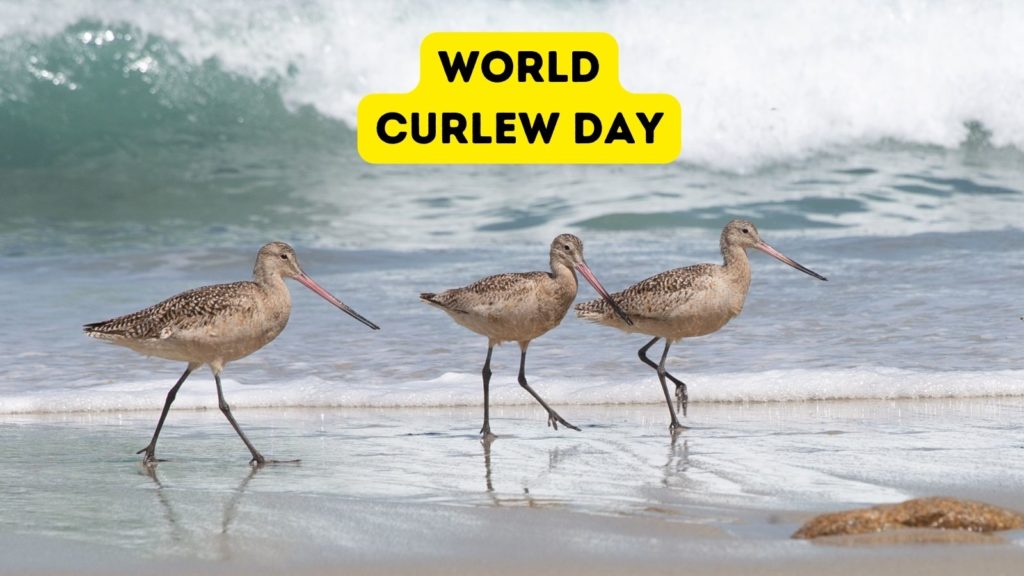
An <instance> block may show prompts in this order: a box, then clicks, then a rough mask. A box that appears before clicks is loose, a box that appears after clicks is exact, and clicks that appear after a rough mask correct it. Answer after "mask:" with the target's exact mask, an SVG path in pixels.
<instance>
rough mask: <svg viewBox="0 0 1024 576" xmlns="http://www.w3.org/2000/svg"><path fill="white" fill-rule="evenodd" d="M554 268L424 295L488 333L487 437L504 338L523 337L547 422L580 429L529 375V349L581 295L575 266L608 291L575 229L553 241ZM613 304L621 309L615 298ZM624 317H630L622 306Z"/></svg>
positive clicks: (522, 369)
mask: <svg viewBox="0 0 1024 576" xmlns="http://www.w3.org/2000/svg"><path fill="white" fill-rule="evenodd" d="M550 260H551V272H525V273H508V274H498V275H496V276H488V277H486V278H483V279H481V280H478V281H476V282H474V283H472V284H470V285H468V286H465V287H463V288H453V289H451V290H446V291H444V292H441V293H440V294H433V293H429V292H428V293H423V294H420V299H422V300H423V301H424V302H426V303H427V304H430V305H431V306H436V307H438V308H440V309H442V310H444V311H445V312H447V313H448V315H449V316H451V317H452V319H453V320H455V322H457V323H459V324H461V325H462V326H465V327H466V328H469V329H470V330H472V331H473V332H476V333H477V334H480V335H481V336H486V337H487V359H486V360H484V367H483V371H482V375H483V384H484V425H483V427H482V428H481V429H480V434H481V435H482V436H483V438H484V439H485V440H490V439H492V438H494V435H493V434H491V424H490V416H489V415H490V407H489V393H490V382H491V354H492V353H493V352H494V346H495V345H496V344H501V343H502V342H517V343H519V350H520V355H519V385H520V386H522V387H523V389H525V390H526V391H527V392H529V393H530V395H531V396H533V398H534V399H535V400H536V401H537V402H539V403H540V405H541V406H542V407H543V408H544V410H546V411H547V413H548V425H549V426H551V427H553V428H554V429H556V430H557V429H558V425H559V424H562V425H563V426H565V427H566V428H572V429H573V430H577V431H578V430H579V428H577V427H576V426H573V425H572V424H570V423H569V422H567V421H566V420H565V419H564V418H562V417H561V416H559V415H558V413H557V412H555V411H554V410H553V409H552V408H551V407H550V406H548V404H547V402H545V401H544V399H543V398H541V397H540V395H539V394H537V392H535V391H534V390H533V388H531V387H530V384H529V383H528V382H527V381H526V349H527V347H528V346H529V345H530V342H531V341H532V340H534V339H535V338H537V337H539V336H541V335H543V334H545V333H547V332H548V331H549V330H551V329H552V328H554V327H555V326H558V324H559V323H561V321H562V318H564V317H565V313H566V312H568V310H569V306H570V305H572V302H573V300H574V299H575V298H576V290H577V287H578V282H577V279H576V272H577V271H578V272H579V273H580V274H581V275H582V276H583V278H585V279H586V280H587V282H589V283H590V285H591V286H593V287H594V290H596V291H597V293H598V294H600V295H601V296H602V297H603V298H606V299H607V298H609V295H608V292H607V291H606V290H605V289H604V287H603V286H601V283H600V282H598V280H597V278H596V277H595V276H594V273H593V272H591V271H590V268H589V267H588V266H587V263H586V262H585V261H584V260H583V242H582V241H581V240H580V239H579V238H577V237H576V236H573V235H572V234H562V235H560V236H558V237H557V238H555V239H554V240H553V241H552V242H551V257H550ZM608 302H609V307H610V308H611V309H613V310H617V309H618V307H617V306H616V304H615V303H614V302H611V300H608ZM619 314H620V320H621V321H622V322H623V323H625V324H627V325H628V324H630V322H631V320H630V319H629V318H628V317H627V316H626V315H625V314H622V313H621V311H620V312H619Z"/></svg>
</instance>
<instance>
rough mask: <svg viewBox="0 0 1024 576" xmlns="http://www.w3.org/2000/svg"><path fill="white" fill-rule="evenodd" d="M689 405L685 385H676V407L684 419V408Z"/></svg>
mask: <svg viewBox="0 0 1024 576" xmlns="http://www.w3.org/2000/svg"><path fill="white" fill-rule="evenodd" d="M689 403H690V397H689V395H687V394H686V384H676V405H677V406H678V408H677V410H679V413H680V414H682V415H683V417H684V418H685V417H686V406H687V404H689Z"/></svg>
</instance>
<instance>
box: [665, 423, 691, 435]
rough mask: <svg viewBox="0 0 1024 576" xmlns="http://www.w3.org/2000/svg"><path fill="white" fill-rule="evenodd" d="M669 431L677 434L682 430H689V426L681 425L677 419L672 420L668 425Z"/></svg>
mask: <svg viewBox="0 0 1024 576" xmlns="http://www.w3.org/2000/svg"><path fill="white" fill-rule="evenodd" d="M668 429H669V432H671V433H672V434H678V433H680V432H682V431H683V430H689V429H690V427H689V426H683V425H682V424H680V423H679V420H672V423H671V424H669V425H668Z"/></svg>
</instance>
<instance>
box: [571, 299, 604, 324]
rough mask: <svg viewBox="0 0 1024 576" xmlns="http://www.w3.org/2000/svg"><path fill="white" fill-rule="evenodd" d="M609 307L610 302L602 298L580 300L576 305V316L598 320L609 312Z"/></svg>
mask: <svg viewBox="0 0 1024 576" xmlns="http://www.w3.org/2000/svg"><path fill="white" fill-rule="evenodd" d="M608 308H609V307H608V303H607V302H605V301H604V300H603V299H601V298H598V299H596V300H589V301H587V302H580V303H579V304H577V305H576V317H577V318H583V319H586V320H597V319H598V318H601V317H602V316H604V315H605V314H607V313H608Z"/></svg>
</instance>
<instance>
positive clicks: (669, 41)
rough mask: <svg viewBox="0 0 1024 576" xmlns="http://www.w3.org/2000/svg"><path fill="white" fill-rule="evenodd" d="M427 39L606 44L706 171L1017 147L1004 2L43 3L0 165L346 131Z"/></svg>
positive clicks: (1020, 71)
mask: <svg viewBox="0 0 1024 576" xmlns="http://www.w3.org/2000/svg"><path fill="white" fill-rule="evenodd" d="M438 30H604V31H608V32H610V33H612V34H613V35H614V36H615V37H616V38H617V39H618V41H619V44H620V47H621V51H622V55H621V57H622V72H621V74H622V80H623V83H624V85H625V87H626V88H627V89H629V90H633V91H643V92H668V93H671V94H674V95H675V96H676V97H677V98H678V99H679V100H680V102H681V103H682V105H683V110H684V148H683V153H682V156H681V159H682V160H683V161H684V162H687V163H692V164H696V165H701V166H705V167H708V168H712V169H716V170H718V169H721V170H728V171H747V170H751V169H755V168H758V167H763V166H765V165H767V164H772V163H776V162H787V161H793V160H796V159H800V158H804V157H807V156H809V155H814V154H820V153H823V152H824V153H827V152H829V151H834V150H837V149H841V148H842V147H844V146H851V145H863V144H870V143H874V142H880V141H900V142H908V143H915V144H923V145H930V146H938V147H943V148H957V147H961V146H971V147H982V148H986V147H990V148H1000V147H1011V148H1017V149H1024V108H1022V107H1021V106H1020V105H1019V103H1020V101H1021V100H1022V99H1024V68H1022V67H1021V66H1020V65H1019V63H1020V62H1021V61H1024V44H1022V43H1021V42H1019V41H1018V38H1019V37H1020V36H1021V35H1022V34H1024V5H1021V4H1015V3H985V4H977V3H972V2H956V1H953V2H928V1H901V2H895V1H894V2H867V1H845V2H834V3H829V4H828V5H827V6H823V5H822V4H821V3H819V2H815V1H812V0H803V1H797V2H785V3H781V2H780V3H762V2H756V1H753V0H735V1H730V2H723V3H717V4H714V5H708V4H705V3H690V2H683V3H677V2H667V1H666V2H641V1H639V0H637V1H632V2H587V3H582V2H556V1H554V0H532V1H526V2H519V3H511V4H510V3H494V2H485V1H483V0H477V1H471V2H467V3H440V2H434V3H407V2H387V3H359V2H331V1H327V0H323V1H314V2H304V3H300V4H296V3H293V2H283V1H280V2H278V1H272V2H263V3H259V5H258V6H256V7H254V6H253V5H252V4H251V3H249V2H243V1H241V0H234V1H228V2H219V3H216V4H213V5H207V4H204V3H200V2H188V3H184V4H178V3H175V4H173V5H169V4H166V3H162V2H155V1H142V2H128V1H117V0H115V1H109V0H103V1H100V0H87V1H84V2H82V1H71V0H67V1H62V0H57V1H53V2H41V3H8V2H3V3H0V134H6V135H7V137H6V140H7V141H6V142H4V140H5V138H4V137H3V136H0V146H2V150H3V152H4V154H0V158H3V157H4V156H8V161H10V159H11V158H10V157H12V156H13V157H15V158H18V159H20V160H21V161H22V162H28V161H30V160H31V159H33V158H36V159H38V158H39V156H40V152H41V151H42V152H48V153H50V154H51V155H53V154H58V153H59V152H60V151H61V150H63V148H62V147H66V146H67V138H63V137H62V136H66V133H65V132H66V131H70V133H71V134H72V135H78V136H80V138H78V140H77V142H79V144H81V143H82V142H83V141H88V142H89V145H94V146H102V145H104V144H103V143H104V142H106V141H108V140H110V138H111V135H115V136H116V135H117V134H118V132H119V131H125V130H127V131H128V132H133V131H134V133H137V134H138V135H139V137H143V136H144V135H146V134H149V133H151V132H153V131H154V130H153V129H154V128H156V130H155V131H156V132H158V133H159V132H160V131H161V130H160V129H165V130H166V132H167V133H168V134H169V135H168V136H167V138H168V139H171V140H173V139H174V138H179V139H182V138H184V139H187V138H190V137H195V138H196V139H197V140H200V141H209V142H214V143H215V142H218V141H222V140H223V139H224V138H228V139H231V138H232V137H238V138H247V137H254V136H253V135H254V134H257V135H261V136H262V137H265V138H272V137H273V136H274V135H275V134H278V133H280V132H282V131H283V132H293V133H295V134H297V135H298V134H302V133H303V132H305V131H308V129H310V127H311V126H312V127H317V126H321V124H323V122H327V124H328V125H330V123H331V122H336V123H337V124H338V125H339V126H345V127H346V128H345V131H347V132H348V133H349V135H350V133H351V130H352V129H354V127H355V110H356V106H357V105H358V102H359V100H360V99H361V98H362V97H363V96H365V95H366V94H368V93H373V92H402V91H407V90H409V89H411V88H412V87H413V86H414V85H415V84H416V82H417V80H418V77H419V62H418V49H419V43H420V40H421V39H422V38H423V37H424V36H425V35H426V34H428V33H430V32H434V31H438ZM304 111H305V112H304ZM310 111H312V112H313V114H312V115H310ZM296 123H297V124H298V126H293V124H296ZM240 125H245V126H246V128H245V129H243V130H242V131H241V133H240V135H238V134H239V133H238V132H237V130H238V129H239V126H240ZM248 127H252V128H248ZM19 128H20V129H21V130H18V129H19ZM320 129H322V126H321V128H320ZM338 130H339V129H338V128H337V127H332V128H330V129H329V130H328V131H327V136H326V138H325V139H326V140H330V139H332V138H333V139H336V138H338V137H339V134H340V132H338ZM88 135H91V136H92V138H91V139H87V138H85V136H88ZM72 140H73V141H75V139H72ZM33 142H34V143H35V146H26V143H28V144H32V143H33ZM348 148H354V147H351V146H349V147H348ZM18 150H27V152H24V153H21V154H20V155H19V154H18V152H17V151H18ZM349 153H350V154H354V150H349ZM43 157H44V158H45V157H46V154H43Z"/></svg>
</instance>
